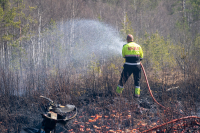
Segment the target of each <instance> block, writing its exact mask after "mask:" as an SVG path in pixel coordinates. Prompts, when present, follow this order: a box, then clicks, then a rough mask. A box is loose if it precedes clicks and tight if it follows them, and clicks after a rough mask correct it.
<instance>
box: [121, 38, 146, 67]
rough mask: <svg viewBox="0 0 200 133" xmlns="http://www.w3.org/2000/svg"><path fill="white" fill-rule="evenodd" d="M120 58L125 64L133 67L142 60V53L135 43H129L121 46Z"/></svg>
mask: <svg viewBox="0 0 200 133" xmlns="http://www.w3.org/2000/svg"><path fill="white" fill-rule="evenodd" d="M122 56H123V57H124V58H125V59H126V63H125V64H130V65H135V63H136V64H138V63H139V62H140V60H142V59H143V51H142V48H141V46H140V45H138V44H137V43H135V42H129V43H127V44H125V45H124V46H123V48H122Z"/></svg>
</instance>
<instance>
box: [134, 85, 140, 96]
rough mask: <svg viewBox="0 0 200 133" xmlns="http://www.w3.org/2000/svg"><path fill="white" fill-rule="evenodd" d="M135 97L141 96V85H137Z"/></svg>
mask: <svg viewBox="0 0 200 133" xmlns="http://www.w3.org/2000/svg"><path fill="white" fill-rule="evenodd" d="M135 97H137V98H139V97H140V87H139V86H136V87H135Z"/></svg>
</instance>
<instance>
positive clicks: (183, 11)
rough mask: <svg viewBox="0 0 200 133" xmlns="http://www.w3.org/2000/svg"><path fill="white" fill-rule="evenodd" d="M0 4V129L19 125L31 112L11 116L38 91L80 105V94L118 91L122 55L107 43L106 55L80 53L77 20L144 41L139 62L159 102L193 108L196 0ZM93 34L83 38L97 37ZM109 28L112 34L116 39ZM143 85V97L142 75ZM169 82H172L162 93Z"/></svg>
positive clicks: (198, 42) (199, 37)
mask: <svg viewBox="0 0 200 133" xmlns="http://www.w3.org/2000/svg"><path fill="white" fill-rule="evenodd" d="M0 4H1V6H0V30H1V32H0V68H1V69H0V72H1V74H0V97H1V102H0V106H1V108H0V110H1V111H0V112H1V113H0V114H1V115H0V121H3V123H2V122H1V123H0V124H1V129H0V130H1V132H14V131H15V132H17V131H19V130H20V129H21V128H22V127H24V125H26V124H25V123H26V122H23V121H25V119H27V120H28V119H29V117H27V118H22V116H15V117H13V115H14V114H17V113H16V112H18V111H19V110H23V108H22V104H23V105H24V106H27V107H30V106H33V104H34V105H37V107H39V104H38V102H39V101H41V100H39V95H45V96H47V97H51V98H52V99H54V100H55V99H57V100H58V101H59V102H61V103H63V104H66V103H71V104H75V105H77V106H81V105H80V102H79V101H78V100H77V99H78V98H79V97H81V96H83V95H85V94H86V93H90V94H91V93H92V94H93V95H94V93H95V95H99V94H100V93H101V94H103V96H107V95H110V96H113V97H114V96H115V95H116V94H115V89H116V86H117V84H118V80H119V76H120V73H121V71H122V66H123V59H122V57H121V54H113V53H112V52H113V51H115V50H111V51H112V52H111V53H110V51H109V45H107V44H106V45H105V47H106V48H107V49H106V50H105V51H106V52H107V54H105V53H101V51H100V52H97V53H96V52H88V51H86V53H87V55H84V52H83V51H82V49H84V48H85V47H88V44H87V41H86V40H84V39H82V40H81V37H80V36H77V35H81V34H86V33H87V32H86V31H85V29H84V30H79V27H78V26H79V25H82V24H83V23H90V24H92V25H93V24H94V23H95V24H96V25H100V26H104V27H112V28H110V29H111V30H113V29H114V31H116V39H119V38H120V40H121V41H120V42H122V43H123V42H125V38H126V35H127V34H133V35H134V39H135V40H134V41H135V42H137V43H138V44H140V45H141V47H142V48H143V51H144V60H143V61H142V63H143V65H144V67H145V69H146V72H147V76H148V79H149V82H150V86H151V88H152V91H153V93H154V94H155V95H156V98H158V100H159V102H162V103H163V104H165V105H166V104H167V103H168V101H171V102H172V103H173V102H175V101H182V102H183V105H184V108H185V110H188V108H191V110H194V111H196V109H197V102H199V100H200V98H199V96H198V95H199V91H200V90H199V89H200V86H199V80H200V76H199V72H200V67H199V66H200V61H199V58H200V54H199V50H200V13H199V12H200V0H0ZM77 27H78V28H77ZM58 29H59V30H58ZM80 29H81V28H80ZM98 29H99V30H101V27H100V28H99V27H98ZM106 30H107V29H106ZM108 30H109V28H108ZM97 31H98V30H97ZM108 32H109V31H108ZM114 33H115V32H114ZM96 34H97V33H94V34H93V36H92V37H91V36H89V37H88V38H89V39H90V40H92V39H94V40H101V36H98V35H99V34H97V36H95V35H96ZM100 35H102V34H100ZM103 35H104V36H106V35H107V34H106V33H105V32H103ZM112 35H113V36H109V37H110V39H111V41H114V40H116V39H115V34H112ZM77 40H78V41H77ZM103 41H104V40H102V41H101V42H102V45H104V43H105V42H103ZM105 41H108V42H110V40H109V39H106V40H105ZM80 44H81V45H80ZM98 45H100V44H98ZM111 45H112V47H113V46H114V45H113V44H111ZM121 46H123V44H121ZM89 47H91V45H90V46H89ZM97 47H98V46H97ZM114 47H115V46H114ZM117 49H121V47H120V48H117ZM105 51H104V52H105ZM78 53H79V54H78ZM117 53H118V52H117ZM75 55H77V56H78V57H76V58H75ZM82 57H83V58H82ZM78 59H79V60H78ZM80 60H81V61H80ZM63 62H65V63H63ZM132 80H133V79H132V77H131V78H130V79H129V81H128V83H127V84H126V85H125V88H126V89H125V90H124V92H123V95H124V97H127V98H129V99H131V98H133V92H132V88H133V86H134V84H133V82H131V81H132ZM141 88H142V92H141V95H142V97H146V96H149V94H148V92H147V86H146V83H145V81H144V77H142V83H141ZM169 88H176V89H172V91H173V93H170V95H168V91H167V90H170V89H169ZM177 88H178V89H177ZM170 91H171V90H170ZM66 99H67V100H66ZM22 101H23V102H22ZM24 106H23V107H24ZM33 108H35V107H33ZM30 111H31V112H34V111H35V110H34V109H31V108H30ZM190 113H191V111H188V115H189V114H190ZM18 118H22V119H20V120H19V119H18ZM11 121H12V122H11ZM9 123H12V124H9ZM16 123H18V124H16ZM36 123H39V120H37V122H36ZM31 124H32V125H36V124H34V123H29V125H31Z"/></svg>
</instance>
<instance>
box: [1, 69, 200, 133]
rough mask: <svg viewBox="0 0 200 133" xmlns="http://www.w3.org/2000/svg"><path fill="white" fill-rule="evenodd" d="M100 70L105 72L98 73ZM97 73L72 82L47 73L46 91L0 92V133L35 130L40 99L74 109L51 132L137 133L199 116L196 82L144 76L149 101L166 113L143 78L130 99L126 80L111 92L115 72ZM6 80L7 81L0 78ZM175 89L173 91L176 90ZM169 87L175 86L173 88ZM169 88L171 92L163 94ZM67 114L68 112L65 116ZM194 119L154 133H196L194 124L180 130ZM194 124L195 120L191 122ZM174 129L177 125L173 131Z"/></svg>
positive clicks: (42, 102)
mask: <svg viewBox="0 0 200 133" xmlns="http://www.w3.org/2000/svg"><path fill="white" fill-rule="evenodd" d="M104 71H105V70H104ZM104 71H103V72H102V73H103V74H102V75H98V74H97V75H95V74H94V72H93V73H92V74H90V76H89V77H88V76H83V77H82V78H74V77H72V78H74V80H71V81H69V78H67V76H66V74H65V75H64V76H63V75H62V74H58V75H57V76H55V75H54V76H52V75H50V77H51V78H48V80H46V81H45V82H46V84H45V86H46V88H47V89H48V91H46V90H45V89H43V90H34V89H33V88H28V89H27V90H29V91H28V92H29V93H26V94H24V95H21V96H16V95H13V94H12V93H11V92H12V91H10V90H9V87H7V91H5V92H3V91H1V95H0V99H1V100H0V132H2V133H4V132H5V133H6V132H7V133H19V132H20V131H21V130H22V129H23V128H27V127H32V128H39V127H40V125H41V122H42V117H41V114H42V113H45V111H44V109H45V106H46V104H47V103H48V102H47V101H45V100H44V99H42V98H40V95H44V96H46V97H48V98H50V99H52V100H53V101H55V102H57V103H60V104H61V105H66V104H73V105H75V106H76V107H77V110H78V114H77V116H76V117H75V118H74V119H73V120H71V121H69V122H68V123H67V124H66V125H65V126H62V125H60V124H57V127H56V132H63V133H68V132H75V133H79V132H88V133H89V132H105V133H106V132H142V131H145V130H147V129H151V128H153V127H156V126H158V125H161V124H164V123H166V122H169V121H171V120H174V119H177V118H181V117H185V116H191V115H195V116H197V115H199V114H198V113H200V108H199V105H200V104H199V102H200V98H199V95H198V94H199V89H198V83H199V79H198V78H196V79H195V80H194V79H190V78H188V79H187V80H184V81H182V80H179V82H176V83H175V84H167V83H164V82H162V81H155V79H154V78H153V77H151V76H150V75H148V77H149V78H148V79H149V83H150V86H151V90H152V93H153V95H154V97H155V99H156V100H157V101H158V102H159V103H160V104H161V105H163V106H165V107H166V108H168V109H165V108H162V107H160V106H159V105H157V104H156V103H155V102H154V101H153V99H152V97H151V95H150V93H149V92H148V88H147V85H146V82H145V79H144V77H143V76H142V79H141V97H140V98H135V97H134V96H133V95H134V93H133V87H132V86H134V84H133V82H131V81H132V80H133V79H132V77H131V78H130V79H129V80H128V82H127V84H126V85H125V89H124V91H123V93H122V94H121V95H118V94H116V92H115V89H116V86H117V82H118V78H119V73H115V70H114V71H113V70H106V71H105V72H104ZM4 79H7V81H9V77H8V78H6V77H5V78H4ZM7 84H8V86H9V82H7ZM177 86H178V87H177ZM173 87H175V88H173ZM169 88H172V89H170V90H169ZM72 115H73V113H71V114H70V113H69V117H70V116H72ZM193 121H195V120H194V119H191V120H187V121H180V122H178V123H172V124H170V125H166V126H163V127H160V128H159V130H156V131H155V132H174V131H175V130H176V131H177V132H196V131H198V130H200V128H199V126H196V125H192V126H180V125H181V124H182V125H183V123H191V122H193ZM196 121H198V120H196ZM177 125H179V127H178V128H177Z"/></svg>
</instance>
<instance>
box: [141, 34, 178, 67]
mask: <svg viewBox="0 0 200 133" xmlns="http://www.w3.org/2000/svg"><path fill="white" fill-rule="evenodd" d="M141 43H142V44H143V45H142V48H143V51H144V58H145V60H146V61H147V62H149V65H150V66H151V67H152V68H153V69H154V70H161V69H162V68H165V67H169V66H171V65H174V64H175V59H174V56H173V53H172V52H173V50H174V46H173V44H171V42H170V41H169V40H167V41H165V40H164V38H163V37H162V36H160V35H159V34H158V32H156V33H155V34H152V35H149V34H148V33H146V34H145V39H144V40H143V42H141Z"/></svg>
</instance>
